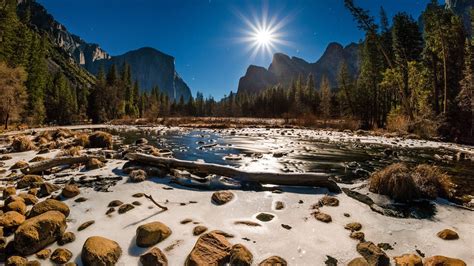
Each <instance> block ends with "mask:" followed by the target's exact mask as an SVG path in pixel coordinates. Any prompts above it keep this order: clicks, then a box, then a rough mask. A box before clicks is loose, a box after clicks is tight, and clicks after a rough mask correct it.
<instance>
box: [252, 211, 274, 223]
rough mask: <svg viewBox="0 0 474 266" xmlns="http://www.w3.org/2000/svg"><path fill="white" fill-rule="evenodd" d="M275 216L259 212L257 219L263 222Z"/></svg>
mask: <svg viewBox="0 0 474 266" xmlns="http://www.w3.org/2000/svg"><path fill="white" fill-rule="evenodd" d="M273 217H275V216H274V215H273V214H269V213H263V212H262V213H259V214H258V215H257V217H256V218H257V220H259V221H262V222H269V221H271V220H273Z"/></svg>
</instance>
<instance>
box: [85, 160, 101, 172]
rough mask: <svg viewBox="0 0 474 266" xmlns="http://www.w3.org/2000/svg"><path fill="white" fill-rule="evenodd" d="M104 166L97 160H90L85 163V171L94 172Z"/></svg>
mask: <svg viewBox="0 0 474 266" xmlns="http://www.w3.org/2000/svg"><path fill="white" fill-rule="evenodd" d="M104 166H105V164H104V163H103V162H101V161H100V160H99V159H97V158H90V159H89V161H87V163H86V169H87V170H95V169H99V168H102V167H104Z"/></svg>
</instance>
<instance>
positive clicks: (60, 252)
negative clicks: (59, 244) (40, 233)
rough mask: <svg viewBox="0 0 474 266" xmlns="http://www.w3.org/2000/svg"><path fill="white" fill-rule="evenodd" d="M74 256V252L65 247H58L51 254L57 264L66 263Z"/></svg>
mask: <svg viewBox="0 0 474 266" xmlns="http://www.w3.org/2000/svg"><path fill="white" fill-rule="evenodd" d="M71 258H72V252H71V251H69V250H67V249H65V248H57V249H56V250H55V251H54V252H53V254H51V261H52V262H54V263H56V264H64V263H66V262H68V261H69V260H70V259H71Z"/></svg>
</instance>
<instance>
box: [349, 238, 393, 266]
mask: <svg viewBox="0 0 474 266" xmlns="http://www.w3.org/2000/svg"><path fill="white" fill-rule="evenodd" d="M357 252H359V254H360V255H362V257H364V259H365V260H366V261H367V262H368V263H369V264H370V265H374V266H384V265H387V266H388V265H390V259H389V257H388V256H387V254H385V252H384V251H383V250H382V249H380V248H379V247H378V246H377V245H375V244H374V243H372V242H370V241H369V242H360V243H359V244H357Z"/></svg>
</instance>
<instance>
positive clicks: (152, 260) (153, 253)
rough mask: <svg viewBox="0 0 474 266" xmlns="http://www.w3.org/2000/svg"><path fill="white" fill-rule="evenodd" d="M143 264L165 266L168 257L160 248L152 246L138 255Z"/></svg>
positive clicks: (144, 265) (145, 265)
mask: <svg viewBox="0 0 474 266" xmlns="http://www.w3.org/2000/svg"><path fill="white" fill-rule="evenodd" d="M140 262H141V263H142V265H143V266H167V265H168V259H167V258H166V256H165V254H164V253H163V252H162V251H161V249H159V248H157V247H154V248H152V249H150V250H149V251H147V252H146V253H145V254H143V255H141V256H140Z"/></svg>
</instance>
